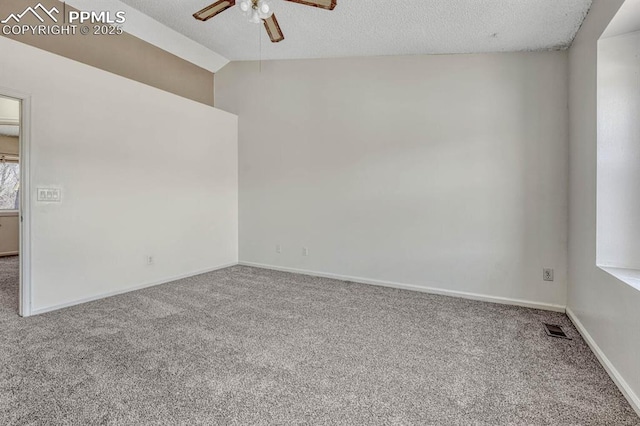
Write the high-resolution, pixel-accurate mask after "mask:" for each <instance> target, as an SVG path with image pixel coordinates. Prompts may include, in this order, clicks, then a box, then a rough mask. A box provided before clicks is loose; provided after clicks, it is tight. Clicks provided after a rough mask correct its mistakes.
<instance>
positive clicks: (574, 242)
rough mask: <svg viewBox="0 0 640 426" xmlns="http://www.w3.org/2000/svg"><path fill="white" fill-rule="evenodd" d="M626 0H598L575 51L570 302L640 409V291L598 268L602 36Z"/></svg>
mask: <svg viewBox="0 0 640 426" xmlns="http://www.w3.org/2000/svg"><path fill="white" fill-rule="evenodd" d="M621 3H622V0H595V1H594V3H593V6H592V9H591V12H590V13H589V15H588V16H587V20H586V21H585V23H584V25H583V26H582V29H581V30H580V32H579V33H578V36H577V38H576V40H575V42H574V44H573V47H572V48H571V50H570V110H571V114H570V135H571V138H570V152H571V155H570V209H569V210H570V221H569V223H570V229H569V235H570V239H569V254H570V256H569V277H570V279H569V294H568V307H569V313H570V314H572V315H573V316H574V318H576V319H577V320H578V321H579V322H580V323H581V325H582V327H583V332H586V333H587V334H588V338H589V339H591V341H592V344H593V345H595V346H594V348H595V349H596V352H598V351H599V352H600V355H601V356H602V355H604V357H606V360H605V364H606V363H609V365H608V367H609V370H610V371H611V372H612V374H614V376H615V375H617V376H618V377H617V381H618V383H619V385H621V386H622V387H623V389H624V387H625V386H626V392H627V397H629V398H630V399H631V401H632V402H635V408H636V409H637V410H639V412H640V399H638V395H640V361H639V360H640V309H638V306H640V291H638V290H636V289H634V288H632V287H631V286H629V285H627V284H625V283H623V282H622V281H619V280H617V279H615V278H614V277H612V276H611V275H609V274H607V273H606V272H604V271H602V270H601V269H599V268H597V267H596V142H597V126H596V117H597V109H596V68H597V41H598V37H600V34H601V33H602V31H603V30H604V29H605V27H606V26H607V24H608V23H609V21H610V20H611V18H612V17H613V15H614V14H615V12H616V11H617V9H618V8H619V7H620V5H621ZM634 394H635V395H634ZM634 398H635V399H634Z"/></svg>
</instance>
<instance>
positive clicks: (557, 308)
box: [239, 261, 565, 313]
mask: <svg viewBox="0 0 640 426" xmlns="http://www.w3.org/2000/svg"><path fill="white" fill-rule="evenodd" d="M239 265H244V266H253V267H255V268H263V269H272V270H274V271H282V272H292V273H295V274H302V275H310V276H313V277H322V278H331V279H335V280H341V281H351V282H355V283H360V284H370V285H377V286H382V287H391V288H398V289H402V290H413V291H419V292H422V293H429V294H439V295H441V296H450V297H459V298H462V299H471V300H478V301H481V302H491V303H499V304H501V305H514V306H522V307H525V308H533V309H542V310H545V311H553V312H562V313H564V312H565V306H564V305H554V304H550V303H540V302H531V301H528V300H520V299H509V298H507V297H498V296H487V295H484V294H475V293H467V292H464V291H455V290H444V289H440V288H434V287H423V286H419V285H415V284H402V283H397V282H392V281H382V280H373V279H369V278H362V277H351V276H348V275H338V274H331V273H326V272H317V271H308V270H304V269H295V268H286V267H282V266H273V265H265V264H261V263H254V262H243V261H240V262H239Z"/></svg>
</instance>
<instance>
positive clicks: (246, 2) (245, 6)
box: [238, 0, 251, 13]
mask: <svg viewBox="0 0 640 426" xmlns="http://www.w3.org/2000/svg"><path fill="white" fill-rule="evenodd" d="M238 6H239V7H240V10H241V11H242V12H243V13H247V12H248V11H249V10H251V0H242V1H241V2H240V4H238Z"/></svg>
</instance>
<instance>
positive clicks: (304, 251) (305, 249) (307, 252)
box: [302, 247, 309, 256]
mask: <svg viewBox="0 0 640 426" xmlns="http://www.w3.org/2000/svg"><path fill="white" fill-rule="evenodd" d="M302 255H303V256H309V249H308V248H306V247H302Z"/></svg>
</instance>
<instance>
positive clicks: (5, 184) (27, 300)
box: [0, 88, 32, 316]
mask: <svg viewBox="0 0 640 426" xmlns="http://www.w3.org/2000/svg"><path fill="white" fill-rule="evenodd" d="M30 115H31V99H30V97H29V96H28V95H26V94H23V93H19V92H16V91H14V90H11V89H5V88H0V222H1V223H0V225H1V226H0V234H1V235H0V238H2V241H1V242H0V256H4V257H6V256H16V255H18V262H17V263H18V285H17V289H15V290H14V291H17V293H18V295H17V300H18V303H17V305H18V306H14V309H17V313H18V314H19V315H21V316H30V315H31V306H32V304H31V244H30V241H31V239H30V229H31V227H30V214H29V212H30V187H29V180H30V179H29V178H30V173H29V147H30V129H31V127H30V118H31V117H30ZM14 312H15V311H14Z"/></svg>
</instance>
